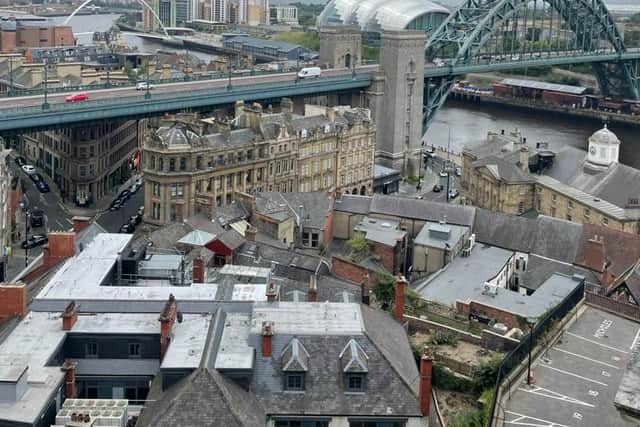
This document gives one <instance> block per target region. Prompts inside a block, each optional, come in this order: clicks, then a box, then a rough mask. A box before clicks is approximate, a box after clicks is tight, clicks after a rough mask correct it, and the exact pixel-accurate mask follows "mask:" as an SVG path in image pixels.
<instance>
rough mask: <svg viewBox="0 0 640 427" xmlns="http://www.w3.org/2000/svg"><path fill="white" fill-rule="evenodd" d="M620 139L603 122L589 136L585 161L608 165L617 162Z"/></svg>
mask: <svg viewBox="0 0 640 427" xmlns="http://www.w3.org/2000/svg"><path fill="white" fill-rule="evenodd" d="M619 152H620V140H619V139H618V137H617V136H616V134H615V133H613V132H611V131H610V130H609V128H607V125H606V124H605V125H604V127H603V128H602V129H600V130H599V131H597V132H595V133H594V134H593V135H591V137H589V152H588V153H587V161H588V162H589V163H591V164H594V165H597V166H609V165H611V164H612V163H618V156H619Z"/></svg>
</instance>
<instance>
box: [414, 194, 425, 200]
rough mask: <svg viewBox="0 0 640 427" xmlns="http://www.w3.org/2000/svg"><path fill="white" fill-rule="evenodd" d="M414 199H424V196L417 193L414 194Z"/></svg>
mask: <svg viewBox="0 0 640 427" xmlns="http://www.w3.org/2000/svg"><path fill="white" fill-rule="evenodd" d="M416 199H418V200H422V199H424V196H423V195H422V194H418V195H417V196H416Z"/></svg>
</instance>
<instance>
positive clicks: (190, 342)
mask: <svg viewBox="0 0 640 427" xmlns="http://www.w3.org/2000/svg"><path fill="white" fill-rule="evenodd" d="M211 319H212V315H211V314H183V315H182V322H175V323H174V324H173V332H172V338H171V343H170V344H169V348H168V349H167V352H166V353H165V355H164V359H162V365H160V367H161V368H162V369H171V368H194V369H195V368H197V367H199V366H200V362H201V361H202V355H203V354H204V350H205V347H206V345H207V337H208V336H209V326H210V325H211ZM157 323H158V322H157V316H156V326H157V327H158V326H159V325H157ZM158 330H159V329H158Z"/></svg>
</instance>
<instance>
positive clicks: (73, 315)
mask: <svg viewBox="0 0 640 427" xmlns="http://www.w3.org/2000/svg"><path fill="white" fill-rule="evenodd" d="M61 317H62V330H63V331H70V330H71V329H72V328H73V325H75V323H76V321H77V320H78V307H77V306H76V302H75V301H71V302H70V303H69V305H67V308H65V310H64V313H62V316H61Z"/></svg>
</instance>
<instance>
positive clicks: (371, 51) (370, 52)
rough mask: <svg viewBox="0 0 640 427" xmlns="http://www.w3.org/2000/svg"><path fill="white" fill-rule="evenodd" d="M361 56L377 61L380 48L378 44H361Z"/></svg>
mask: <svg viewBox="0 0 640 427" xmlns="http://www.w3.org/2000/svg"><path fill="white" fill-rule="evenodd" d="M362 58H364V59H365V60H368V61H378V60H379V59H380V48H379V47H378V46H366V45H365V46H362Z"/></svg>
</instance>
